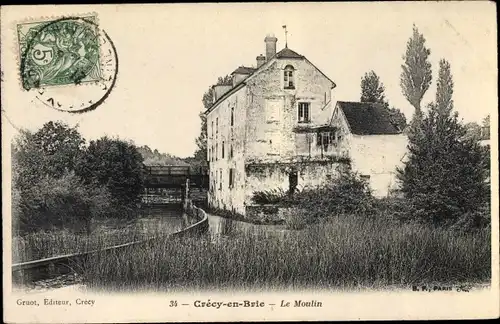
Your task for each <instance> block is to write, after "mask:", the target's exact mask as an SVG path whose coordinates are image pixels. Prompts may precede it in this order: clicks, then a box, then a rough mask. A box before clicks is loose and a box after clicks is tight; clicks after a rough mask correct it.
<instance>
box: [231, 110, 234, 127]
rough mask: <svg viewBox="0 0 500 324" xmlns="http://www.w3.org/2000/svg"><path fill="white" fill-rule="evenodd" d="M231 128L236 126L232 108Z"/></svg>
mask: <svg viewBox="0 0 500 324" xmlns="http://www.w3.org/2000/svg"><path fill="white" fill-rule="evenodd" d="M231 126H234V108H231Z"/></svg>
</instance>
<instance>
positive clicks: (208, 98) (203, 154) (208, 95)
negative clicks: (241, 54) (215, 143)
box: [194, 75, 233, 165]
mask: <svg viewBox="0 0 500 324" xmlns="http://www.w3.org/2000/svg"><path fill="white" fill-rule="evenodd" d="M232 84H233V77H232V76H231V75H226V76H225V77H219V78H218V79H217V83H216V85H232ZM213 96H214V94H213V91H212V87H210V88H209V89H208V90H207V91H206V92H205V93H204V94H203V98H202V100H201V101H202V103H203V111H202V112H201V113H200V114H199V116H200V120H201V131H200V135H198V137H197V138H196V146H197V149H196V151H195V152H194V160H196V161H198V163H200V164H202V165H205V164H206V163H207V162H206V160H207V117H206V116H205V111H206V110H208V109H210V107H212V104H213V98H214V97H213Z"/></svg>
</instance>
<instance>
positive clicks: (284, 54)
mask: <svg viewBox="0 0 500 324" xmlns="http://www.w3.org/2000/svg"><path fill="white" fill-rule="evenodd" d="M275 58H276V59H279V58H301V59H305V60H306V61H307V62H308V63H309V64H311V65H312V66H314V68H316V69H317V70H318V71H319V72H320V73H321V74H322V75H323V76H324V77H325V78H327V79H328V80H329V81H330V82H331V83H332V85H333V88H335V87H336V86H337V85H336V84H335V82H333V81H332V80H331V79H330V78H329V77H327V76H326V75H325V74H324V73H323V72H322V71H321V70H320V69H318V68H317V67H316V66H315V65H314V64H312V63H311V62H310V61H309V60H308V59H307V58H306V57H305V56H303V55H300V54H298V53H297V52H295V51H292V50H291V49H289V48H288V47H285V48H283V49H282V50H281V51H279V52H278V53H276V54H275V55H274V56H273V57H271V58H270V59H269V60H268V61H266V63H264V64H262V65H261V66H260V67H258V68H253V67H246V66H240V67H238V68H237V69H236V70H234V71H233V72H232V73H231V75H233V74H248V76H247V77H246V78H245V79H244V80H243V81H241V82H240V83H238V84H237V85H236V86H234V87H233V88H232V89H231V90H229V91H227V92H226V93H225V94H224V95H222V96H221V97H220V98H219V99H217V101H216V102H215V103H214V104H213V105H212V106H211V107H210V108H208V109H207V110H206V111H205V115H208V114H209V113H210V112H211V111H212V110H213V109H215V107H216V106H217V105H218V104H219V103H220V102H222V101H224V100H226V98H227V97H229V96H230V95H231V94H233V93H235V92H236V91H238V90H239V89H241V88H242V87H243V86H245V85H246V80H247V79H248V78H249V77H251V76H253V75H255V74H257V72H258V71H261V70H264V69H266V68H267V66H268V64H269V62H271V61H272V60H273V59H275Z"/></svg>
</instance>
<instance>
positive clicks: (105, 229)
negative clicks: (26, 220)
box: [12, 208, 186, 263]
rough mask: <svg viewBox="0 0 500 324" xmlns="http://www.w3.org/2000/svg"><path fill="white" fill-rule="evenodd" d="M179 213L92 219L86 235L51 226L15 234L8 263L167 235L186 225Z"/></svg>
mask: <svg viewBox="0 0 500 324" xmlns="http://www.w3.org/2000/svg"><path fill="white" fill-rule="evenodd" d="M181 216H182V211H181V210H179V208H176V209H173V208H152V209H145V210H144V212H143V215H142V216H141V217H139V218H136V219H132V220H124V219H116V218H108V219H98V220H95V222H94V224H93V230H92V232H91V233H90V234H89V235H87V234H86V233H77V232H74V231H71V230H69V229H54V230H52V231H40V232H35V233H30V234H26V235H24V236H15V237H13V239H12V262H13V263H19V262H26V261H31V260H38V259H42V258H48V257H54V256H60V255H66V254H73V253H83V252H87V251H91V250H97V249H102V248H106V247H110V246H114V245H119V244H124V243H129V242H134V241H139V240H144V239H147V238H150V237H154V236H159V235H166V234H170V233H173V232H176V231H178V230H180V229H182V228H183V227H184V226H185V225H186V224H185V220H184V219H183V218H182V217H181Z"/></svg>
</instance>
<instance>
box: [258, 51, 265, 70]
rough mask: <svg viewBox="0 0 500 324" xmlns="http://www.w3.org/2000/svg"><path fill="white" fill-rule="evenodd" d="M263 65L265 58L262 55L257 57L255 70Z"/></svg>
mask: <svg viewBox="0 0 500 324" xmlns="http://www.w3.org/2000/svg"><path fill="white" fill-rule="evenodd" d="M264 63H266V57H265V56H264V55H262V54H260V55H259V56H257V69H258V68H260V67H261V66H262V64H264Z"/></svg>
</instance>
